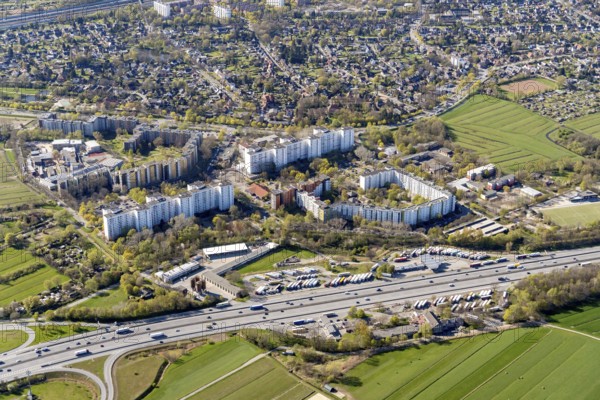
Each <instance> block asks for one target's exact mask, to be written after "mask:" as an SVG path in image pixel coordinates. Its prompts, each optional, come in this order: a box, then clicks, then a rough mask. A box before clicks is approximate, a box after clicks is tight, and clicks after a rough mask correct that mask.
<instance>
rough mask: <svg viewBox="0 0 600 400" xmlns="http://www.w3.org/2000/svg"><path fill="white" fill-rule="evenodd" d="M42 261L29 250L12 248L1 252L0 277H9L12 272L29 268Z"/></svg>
mask: <svg viewBox="0 0 600 400" xmlns="http://www.w3.org/2000/svg"><path fill="white" fill-rule="evenodd" d="M37 261H40V259H39V258H37V257H34V256H32V255H31V253H30V252H29V251H27V250H20V249H15V248H12V247H9V248H7V249H6V250H4V251H0V275H8V274H10V273H12V272H15V271H18V270H20V269H23V268H26V267H29V266H30V265H32V264H34V263H36V262H37Z"/></svg>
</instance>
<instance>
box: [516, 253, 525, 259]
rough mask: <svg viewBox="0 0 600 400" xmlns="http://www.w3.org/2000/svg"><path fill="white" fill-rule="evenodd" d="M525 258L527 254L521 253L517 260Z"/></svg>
mask: <svg viewBox="0 0 600 400" xmlns="http://www.w3.org/2000/svg"><path fill="white" fill-rule="evenodd" d="M525 258H527V254H519V255H518V256H517V260H523V259H525Z"/></svg>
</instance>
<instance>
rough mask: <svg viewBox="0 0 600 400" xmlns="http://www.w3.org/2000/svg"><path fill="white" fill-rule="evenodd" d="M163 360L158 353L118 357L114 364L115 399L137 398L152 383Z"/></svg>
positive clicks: (128, 399) (129, 399)
mask: <svg viewBox="0 0 600 400" xmlns="http://www.w3.org/2000/svg"><path fill="white" fill-rule="evenodd" d="M163 362H165V359H164V358H163V357H162V356H160V355H154V356H147V357H137V358H127V357H125V358H120V359H119V360H118V361H117V363H116V364H115V365H114V371H115V375H116V377H117V379H116V382H117V399H118V400H134V399H137V398H138V396H140V395H141V394H142V393H143V392H144V390H146V389H147V388H148V387H149V386H150V385H151V384H152V382H153V381H154V378H155V377H156V374H157V373H158V370H159V369H160V366H161V365H162V364H163Z"/></svg>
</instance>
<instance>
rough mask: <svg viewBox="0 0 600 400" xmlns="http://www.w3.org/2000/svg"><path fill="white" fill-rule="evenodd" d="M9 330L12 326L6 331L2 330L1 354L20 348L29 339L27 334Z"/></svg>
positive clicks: (0, 339) (17, 330) (0, 340)
mask: <svg viewBox="0 0 600 400" xmlns="http://www.w3.org/2000/svg"><path fill="white" fill-rule="evenodd" d="M9 328H10V325H8V326H7V329H6V330H4V327H2V330H0V353H4V352H5V351H9V350H12V349H14V348H17V347H19V346H20V345H22V344H23V343H25V342H26V341H27V339H28V338H29V335H28V334H27V333H26V332H24V331H22V330H19V329H9Z"/></svg>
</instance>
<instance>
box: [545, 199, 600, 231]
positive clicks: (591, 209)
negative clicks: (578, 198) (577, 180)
mask: <svg viewBox="0 0 600 400" xmlns="http://www.w3.org/2000/svg"><path fill="white" fill-rule="evenodd" d="M542 213H543V214H544V217H548V218H549V219H550V220H551V221H552V222H554V223H555V224H557V225H560V226H585V225H587V224H589V223H591V222H595V221H598V220H600V202H598V203H590V204H582V205H573V206H570V207H560V208H551V209H548V210H542Z"/></svg>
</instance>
